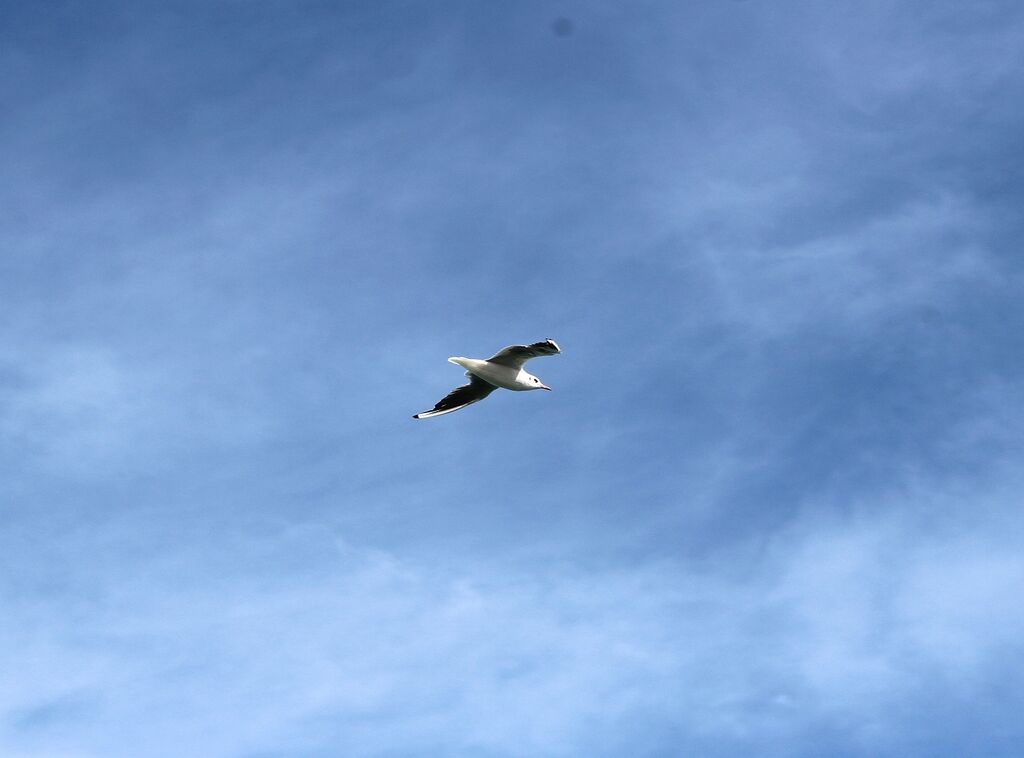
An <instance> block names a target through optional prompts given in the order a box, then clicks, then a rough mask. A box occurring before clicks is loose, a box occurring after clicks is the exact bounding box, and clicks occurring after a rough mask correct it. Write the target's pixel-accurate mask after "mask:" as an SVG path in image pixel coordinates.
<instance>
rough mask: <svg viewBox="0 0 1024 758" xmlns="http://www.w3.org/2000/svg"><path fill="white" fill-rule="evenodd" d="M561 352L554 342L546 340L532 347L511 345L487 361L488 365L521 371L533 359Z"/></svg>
mask: <svg viewBox="0 0 1024 758" xmlns="http://www.w3.org/2000/svg"><path fill="white" fill-rule="evenodd" d="M560 352H562V351H561V350H559V349H558V345H556V344H555V341H554V340H544V341H543V342H534V343H533V344H532V345H511V346H509V347H506V348H505V349H504V350H499V351H498V352H496V353H495V354H494V355H492V356H491V357H490V358H488V359H487V361H488V363H497V364H498V365H499V366H509V367H510V368H515V369H520V368H522V367H523V364H524V363H526V362H527V361H528V360H530V359H531V358H537V357H539V356H541V355H558V354H559V353H560Z"/></svg>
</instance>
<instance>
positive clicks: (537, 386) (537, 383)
mask: <svg viewBox="0 0 1024 758" xmlns="http://www.w3.org/2000/svg"><path fill="white" fill-rule="evenodd" d="M526 381H527V382H528V383H529V389H531V390H548V391H549V392H550V391H551V388H550V387H549V386H547V385H546V384H544V382H542V381H541V380H540V379H538V378H537V377H535V376H534V375H533V374H527V375H526Z"/></svg>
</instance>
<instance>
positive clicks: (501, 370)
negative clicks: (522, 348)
mask: <svg viewBox="0 0 1024 758" xmlns="http://www.w3.org/2000/svg"><path fill="white" fill-rule="evenodd" d="M448 362H449V363H454V364H455V365H456V366H462V368H464V369H466V376H479V377H480V378H481V379H483V380H484V381H485V382H489V383H491V384H493V385H494V386H495V387H501V388H503V389H506V390H515V391H516V392H523V391H525V390H546V389H550V388H549V387H545V386H544V385H543V384H541V381H540V379H538V378H537V377H535V376H534V375H533V374H529V373H527V372H526V371H524V370H523V369H521V368H520V369H516V368H512V367H511V366H501V365H499V364H496V363H491V362H490V361H485V360H481V359H479V358H449V359H448Z"/></svg>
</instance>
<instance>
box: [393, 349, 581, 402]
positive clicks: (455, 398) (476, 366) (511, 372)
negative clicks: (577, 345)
mask: <svg viewBox="0 0 1024 758" xmlns="http://www.w3.org/2000/svg"><path fill="white" fill-rule="evenodd" d="M560 352H562V351H561V350H560V349H559V347H558V344H557V343H556V342H555V341H554V340H544V341H543V342H534V343H533V344H532V345H510V346H509V347H506V348H504V349H503V350H499V351H498V352H497V353H495V354H494V355H492V356H491V357H490V358H488V359H487V360H481V359H479V358H461V357H456V356H453V357H451V358H449V359H448V361H449V362H451V363H454V364H455V365H456V366H462V368H464V369H466V376H468V377H469V384H463V385H462V386H461V387H456V388H455V389H453V390H452V391H451V392H449V393H448V394H447V395H445V396H444V397H443V398H441V399H440V400H438V401H437V403H436V404H435V405H434V407H433V408H431V409H430V410H429V411H423V412H422V413H417V414H416V415H415V416H413V418H433V417H434V416H443V415H445V414H446V413H453V412H454V411H457V410H460V409H462V408H465V407H466V406H467V405H472V404H473V403H478V402H480V401H481V400H483V399H484V398H485V397H487V396H488V395H490V394H491V393H492V392H494V390H496V389H498V388H499V387H500V388H501V389H506V390H513V391H515V392H524V391H526V390H550V389H551V388H550V387H548V386H547V385H546V384H544V382H542V381H541V380H540V379H538V378H537V377H535V376H534V375H533V374H530V373H528V372H527V371H525V370H524V369H523V364H524V363H526V362H527V361H528V360H530V359H531V358H536V357H538V356H541V355H558V354H559V353H560Z"/></svg>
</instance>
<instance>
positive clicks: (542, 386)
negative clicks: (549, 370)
mask: <svg viewBox="0 0 1024 758" xmlns="http://www.w3.org/2000/svg"><path fill="white" fill-rule="evenodd" d="M540 388H541V389H542V390H547V391H548V392H551V388H550V387H549V386H547V385H546V384H542V385H541V386H540Z"/></svg>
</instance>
